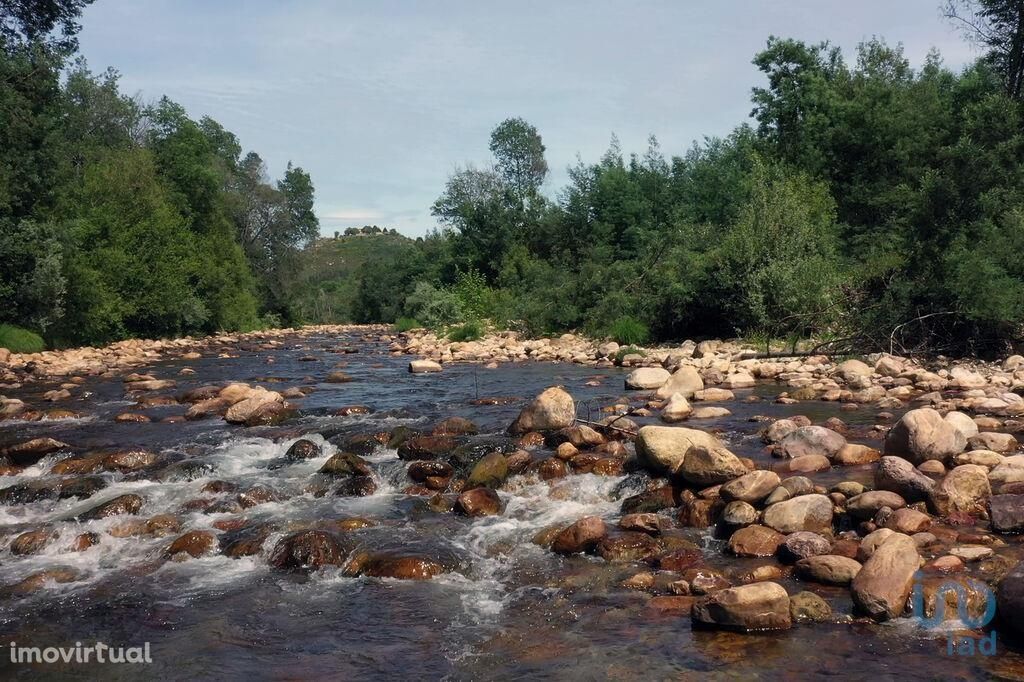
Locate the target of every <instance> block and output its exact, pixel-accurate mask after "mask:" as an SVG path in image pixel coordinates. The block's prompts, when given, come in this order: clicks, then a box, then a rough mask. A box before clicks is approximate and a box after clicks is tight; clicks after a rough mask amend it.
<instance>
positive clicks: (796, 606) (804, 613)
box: [789, 591, 832, 623]
mask: <svg viewBox="0 0 1024 682" xmlns="http://www.w3.org/2000/svg"><path fill="white" fill-rule="evenodd" d="M789 614H790V616H791V617H792V618H793V620H794V621H796V622H797V623H824V622H827V621H829V620H831V619H832V607H831V606H829V605H828V602H827V601H825V600H824V599H822V598H821V597H819V596H818V595H816V594H814V593H813V592H806V591H805V592H798V593H796V594H794V595H793V596H792V597H790V598H789Z"/></svg>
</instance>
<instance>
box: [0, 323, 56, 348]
mask: <svg viewBox="0 0 1024 682" xmlns="http://www.w3.org/2000/svg"><path fill="white" fill-rule="evenodd" d="M0 348H6V349H7V350H9V351H11V352H12V353H39V352H41V351H44V350H46V343H45V342H44V341H43V337H41V336H39V334H36V333H35V332H30V331H29V330H27V329H22V328H21V327H15V326H14V325H12V324H0Z"/></svg>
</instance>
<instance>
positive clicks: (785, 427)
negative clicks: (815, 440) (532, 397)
mask: <svg viewBox="0 0 1024 682" xmlns="http://www.w3.org/2000/svg"><path fill="white" fill-rule="evenodd" d="M799 428H800V425H799V424H797V423H796V422H795V421H793V420H792V419H779V420H776V421H774V422H772V423H771V425H770V426H769V427H768V428H767V429H765V430H764V431H762V432H761V440H763V441H764V442H766V443H778V442H779V441H781V440H782V439H783V438H785V437H786V436H788V435H789V434H791V433H793V432H794V431H796V430H797V429H799Z"/></svg>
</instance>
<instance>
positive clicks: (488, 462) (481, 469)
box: [466, 452, 508, 490]
mask: <svg viewBox="0 0 1024 682" xmlns="http://www.w3.org/2000/svg"><path fill="white" fill-rule="evenodd" d="M506 478H508V462H507V461H506V460H505V455H503V454H501V453H500V452H492V453H491V454H489V455H485V456H484V457H483V458H481V459H480V461H479V462H477V463H476V465H475V466H474V467H473V471H472V472H470V474H469V478H468V479H467V480H466V489H467V490H468V489H470V488H479V487H481V486H484V487H487V488H497V487H498V486H500V485H501V484H502V483H504V482H505V479H506Z"/></svg>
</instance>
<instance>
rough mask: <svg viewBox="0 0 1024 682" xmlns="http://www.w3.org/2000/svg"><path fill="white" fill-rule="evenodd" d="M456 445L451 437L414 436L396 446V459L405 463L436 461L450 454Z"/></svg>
mask: <svg viewBox="0 0 1024 682" xmlns="http://www.w3.org/2000/svg"><path fill="white" fill-rule="evenodd" d="M456 445H458V443H457V442H456V440H455V439H454V438H452V437H451V436H414V437H412V438H409V439H408V440H406V441H404V442H403V443H402V444H401V445H399V446H398V458H399V459H404V460H407V461H410V460H416V459H437V458H439V457H443V456H445V455H447V454H448V453H450V452H451V451H452V450H454V449H455V447H456Z"/></svg>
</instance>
